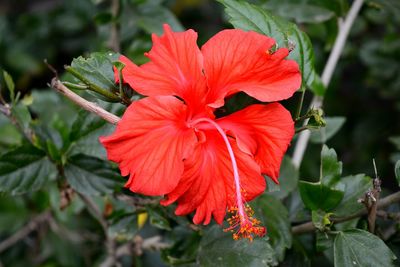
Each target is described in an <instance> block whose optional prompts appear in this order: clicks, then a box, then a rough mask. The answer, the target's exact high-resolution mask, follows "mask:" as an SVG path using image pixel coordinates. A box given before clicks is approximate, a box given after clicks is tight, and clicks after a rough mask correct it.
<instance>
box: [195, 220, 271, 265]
mask: <svg viewBox="0 0 400 267" xmlns="http://www.w3.org/2000/svg"><path fill="white" fill-rule="evenodd" d="M197 261H198V264H199V265H200V266H203V267H228V266H232V267H235V266H260V267H261V266H277V265H278V261H277V259H276V255H275V251H274V249H273V248H272V247H271V245H270V244H269V243H268V241H267V240H266V239H265V238H257V239H255V240H254V241H253V242H252V243H251V246H249V241H248V240H243V239H241V240H233V238H232V233H224V232H223V231H222V229H221V227H220V226H212V227H209V229H207V231H206V233H205V235H204V236H203V238H202V240H201V243H200V248H199V254H198V256H197Z"/></svg>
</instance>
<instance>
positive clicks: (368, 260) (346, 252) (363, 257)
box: [334, 229, 396, 267]
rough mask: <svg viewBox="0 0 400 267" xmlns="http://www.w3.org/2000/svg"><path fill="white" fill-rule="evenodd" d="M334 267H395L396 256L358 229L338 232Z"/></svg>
mask: <svg viewBox="0 0 400 267" xmlns="http://www.w3.org/2000/svg"><path fill="white" fill-rule="evenodd" d="M334 255H335V267H348V266H379V267H390V266H395V265H394V263H393V260H395V259H396V256H395V255H394V254H393V252H392V251H391V250H390V249H389V248H388V247H387V246H386V245H385V243H384V242H383V241H382V240H381V239H379V238H378V237H377V236H375V235H373V234H371V233H369V232H367V231H364V230H360V229H353V230H348V231H343V232H339V233H338V234H337V236H336V238H335V243H334Z"/></svg>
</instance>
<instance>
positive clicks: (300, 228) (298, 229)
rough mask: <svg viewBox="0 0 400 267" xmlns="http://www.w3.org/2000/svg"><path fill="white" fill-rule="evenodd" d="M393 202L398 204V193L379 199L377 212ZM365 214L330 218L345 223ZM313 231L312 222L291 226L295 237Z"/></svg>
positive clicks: (361, 212)
mask: <svg viewBox="0 0 400 267" xmlns="http://www.w3.org/2000/svg"><path fill="white" fill-rule="evenodd" d="M395 202H400V192H396V193H393V194H391V195H389V196H387V197H385V198H382V199H380V201H379V203H378V205H377V209H378V210H380V209H384V208H386V207H388V206H390V205H391V204H393V203H395ZM366 214H367V210H365V209H364V210H361V211H359V212H356V213H354V214H352V215H350V216H346V217H337V218H331V221H332V222H336V223H339V222H345V221H350V220H352V219H355V218H358V217H361V216H364V215H366ZM315 229H316V228H315V226H314V224H313V223H312V222H306V223H303V224H299V225H296V226H293V227H292V233H293V234H295V235H298V234H304V233H309V232H313V231H315Z"/></svg>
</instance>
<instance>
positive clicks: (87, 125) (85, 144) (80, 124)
mask: <svg viewBox="0 0 400 267" xmlns="http://www.w3.org/2000/svg"><path fill="white" fill-rule="evenodd" d="M113 129H114V126H113V125H111V124H109V123H107V122H106V121H104V120H103V119H101V118H99V117H98V116H96V115H93V114H91V113H89V112H87V111H85V110H81V111H79V114H78V117H77V118H76V120H75V121H74V123H73V125H72V130H71V134H70V137H69V140H70V142H71V147H70V151H69V154H70V155H76V154H85V155H89V156H92V157H97V158H100V159H104V160H106V158H107V157H106V150H105V149H104V147H103V146H102V145H101V144H100V142H99V137H100V136H105V135H108V134H110V133H111V132H112V130H113Z"/></svg>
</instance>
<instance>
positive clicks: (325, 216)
mask: <svg viewBox="0 0 400 267" xmlns="http://www.w3.org/2000/svg"><path fill="white" fill-rule="evenodd" d="M331 215H332V213H326V212H324V211H322V210H313V211H312V212H311V219H312V222H313V224H314V226H315V228H317V229H319V230H320V231H324V230H325V229H327V228H329V226H330V225H331V221H330V219H329V217H330V216H331Z"/></svg>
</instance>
